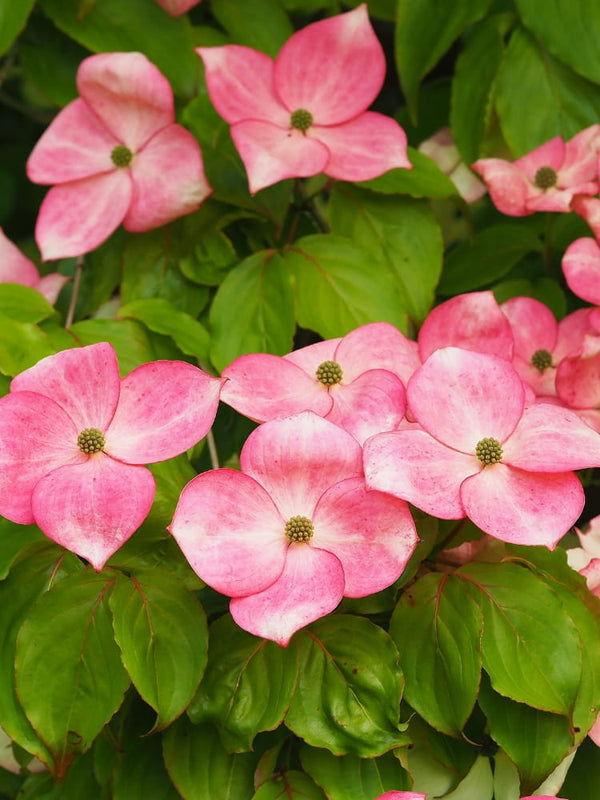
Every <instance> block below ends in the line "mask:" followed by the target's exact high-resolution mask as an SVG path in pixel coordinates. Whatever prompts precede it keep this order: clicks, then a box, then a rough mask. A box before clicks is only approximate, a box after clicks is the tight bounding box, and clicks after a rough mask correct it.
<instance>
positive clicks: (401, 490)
mask: <svg viewBox="0 0 600 800" xmlns="http://www.w3.org/2000/svg"><path fill="white" fill-rule="evenodd" d="M364 463H365V480H366V484H367V487H368V488H369V489H377V491H379V492H386V493H387V494H391V495H394V497H399V498H401V499H402V500H406V501H407V502H409V503H412V504H413V505H415V506H417V508H420V509H422V510H423V511H426V512H427V513H428V514H432V515H433V516H436V517H440V518H441V519H461V518H462V517H464V516H465V512H464V509H463V506H462V503H461V501H460V497H459V489H460V485H461V483H462V482H463V480H464V479H465V478H467V477H468V476H469V475H473V473H475V472H478V471H479V470H480V469H481V468H482V467H481V464H480V463H479V461H478V460H477V458H476V457H475V456H471V455H466V454H464V453H458V452H456V451H455V450H451V449H450V448H449V447H445V446H444V445H443V444H440V443H439V442H436V440H435V439H433V438H432V437H431V436H429V434H427V433H425V432H424V431H419V430H402V431H394V432H391V433H380V434H378V435H377V436H373V437H372V438H371V439H368V440H367V441H366V442H365V445H364Z"/></svg>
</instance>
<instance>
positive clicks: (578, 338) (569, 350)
mask: <svg viewBox="0 0 600 800" xmlns="http://www.w3.org/2000/svg"><path fill="white" fill-rule="evenodd" d="M593 311H594V309H591V308H580V309H578V310H577V311H573V313H571V314H567V316H566V317H564V319H562V320H561V321H560V322H559V323H558V338H557V340H556V347H555V348H554V359H555V362H556V364H557V365H558V364H559V363H560V362H561V361H562V359H563V358H565V357H566V356H570V355H576V354H577V353H578V352H579V351H580V350H581V347H582V345H583V339H584V337H585V335H586V334H587V333H598V331H596V330H595V328H594V324H593V319H592V312H593Z"/></svg>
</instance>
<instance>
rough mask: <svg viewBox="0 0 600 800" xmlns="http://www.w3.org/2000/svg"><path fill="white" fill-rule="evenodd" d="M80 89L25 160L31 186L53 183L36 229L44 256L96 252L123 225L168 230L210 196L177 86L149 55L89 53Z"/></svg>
mask: <svg viewBox="0 0 600 800" xmlns="http://www.w3.org/2000/svg"><path fill="white" fill-rule="evenodd" d="M77 88H78V89H79V94H80V95H81V96H80V97H79V98H77V100H74V101H73V102H72V103H69V105H68V106H66V108H64V109H63V110H62V111H61V112H60V113H59V114H58V115H57V116H56V118H55V119H54V120H53V122H52V123H51V124H50V126H49V128H48V129H47V130H46V131H45V133H44V134H43V135H42V137H41V139H40V140H39V142H38V143H37V145H36V146H35V148H34V150H33V152H32V154H31V156H30V157H29V161H28V162H27V174H28V176H29V178H30V179H31V180H32V181H34V182H35V183H42V184H47V185H53V184H56V185H55V186H54V187H53V188H52V189H50V191H49V192H48V194H47V195H46V197H45V198H44V202H43V203H42V207H41V209H40V213H39V217H38V221H37V225H36V239H37V242H38V245H39V248H40V251H41V253H42V256H43V258H44V259H52V258H64V257H66V256H75V255H80V254H81V253H85V252H88V251H89V250H93V249H94V248H95V247H97V246H98V245H99V244H101V243H102V242H103V241H104V240H105V239H107V238H108V237H109V236H110V234H111V233H113V231H114V230H116V228H118V226H119V225H120V224H121V223H123V225H124V227H125V228H126V229H127V230H128V231H133V232H140V231H147V230H150V229H151V228H156V227H159V226H160V225H165V224H166V223H168V222H171V221H172V220H174V219H177V217H180V216H182V215H184V214H189V213H190V212H192V211H195V210H196V209H197V208H198V207H199V206H200V204H201V203H202V202H203V201H204V200H205V199H206V198H207V197H208V195H209V194H210V193H211V188H210V186H209V185H208V183H207V181H206V178H205V176H204V167H203V163H202V153H201V152H200V147H199V145H198V142H197V141H196V139H195V138H194V137H193V136H192V134H191V133H190V132H189V131H187V130H186V129H185V128H182V127H181V125H177V124H176V123H175V112H174V105H173V92H172V91H171V87H170V85H169V83H168V81H167V79H166V78H165V77H164V75H162V73H160V72H159V70H158V69H157V68H156V67H155V66H154V64H152V63H151V62H150V61H148V59H147V58H146V56H144V55H142V53H101V54H100V55H95V56H90V57H89V58H86V59H84V61H82V62H81V64H80V66H79V70H78V72H77Z"/></svg>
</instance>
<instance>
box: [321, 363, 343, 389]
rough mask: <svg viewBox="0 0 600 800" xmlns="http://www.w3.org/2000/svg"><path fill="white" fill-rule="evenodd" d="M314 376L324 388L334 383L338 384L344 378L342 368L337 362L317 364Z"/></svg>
mask: <svg viewBox="0 0 600 800" xmlns="http://www.w3.org/2000/svg"><path fill="white" fill-rule="evenodd" d="M315 375H316V376H317V380H318V381H319V383H322V384H323V385H324V386H333V385H334V384H335V383H340V381H341V380H342V378H343V377H344V373H343V372H342V368H341V367H340V365H339V364H338V363H337V361H323V363H322V364H319V366H318V367H317V371H316V373H315Z"/></svg>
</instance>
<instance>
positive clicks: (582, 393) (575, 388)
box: [556, 335, 600, 408]
mask: <svg viewBox="0 0 600 800" xmlns="http://www.w3.org/2000/svg"><path fill="white" fill-rule="evenodd" d="M556 393H557V394H558V396H559V397H560V399H561V400H562V401H563V403H565V404H566V405H568V406H570V407H571V408H596V407H598V406H600V336H589V335H587V336H584V338H583V342H582V346H581V348H580V351H579V353H578V355H574V356H567V357H566V358H563V360H562V361H561V362H560V364H559V365H558V369H557V370H556Z"/></svg>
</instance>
